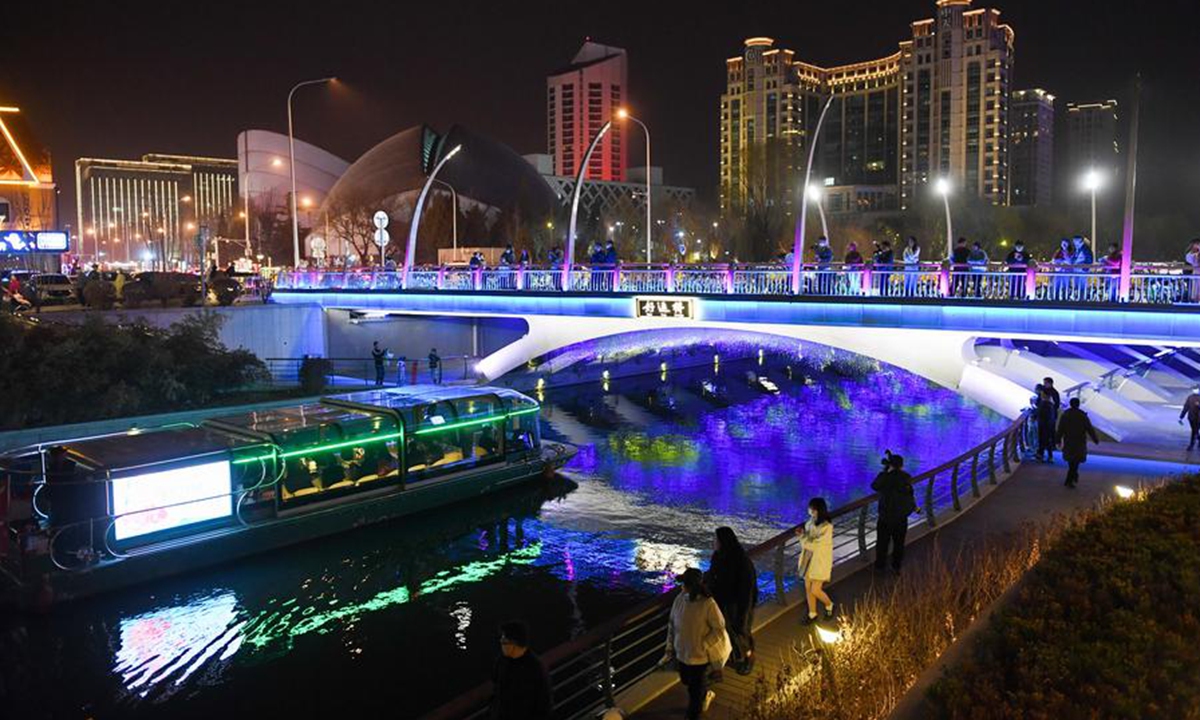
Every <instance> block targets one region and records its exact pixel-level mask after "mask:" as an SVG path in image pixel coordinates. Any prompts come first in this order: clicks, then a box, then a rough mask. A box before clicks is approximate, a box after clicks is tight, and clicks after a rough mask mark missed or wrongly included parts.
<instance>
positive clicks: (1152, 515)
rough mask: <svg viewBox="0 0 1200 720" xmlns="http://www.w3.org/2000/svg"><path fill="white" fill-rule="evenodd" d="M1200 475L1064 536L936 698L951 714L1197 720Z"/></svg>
mask: <svg viewBox="0 0 1200 720" xmlns="http://www.w3.org/2000/svg"><path fill="white" fill-rule="evenodd" d="M1198 558H1200V478H1197V477H1196V476H1192V477H1190V478H1187V479H1185V480H1184V481H1183V482H1181V483H1176V484H1170V485H1164V486H1161V487H1159V488H1158V489H1155V490H1153V491H1149V492H1139V493H1138V494H1137V495H1135V496H1134V497H1133V498H1131V499H1129V500H1126V501H1117V502H1113V503H1111V504H1109V505H1108V506H1107V507H1106V508H1105V509H1103V510H1102V511H1100V512H1097V513H1095V514H1093V515H1091V516H1090V517H1088V518H1087V519H1086V520H1084V521H1083V522H1081V523H1077V524H1075V525H1074V526H1073V527H1071V528H1070V529H1068V530H1067V531H1066V532H1064V533H1063V534H1062V535H1061V536H1060V537H1059V538H1058V539H1057V540H1056V541H1055V542H1054V543H1053V544H1052V545H1051V546H1050V547H1049V548H1048V549H1047V550H1046V551H1045V552H1044V553H1043V556H1042V558H1041V560H1040V561H1039V562H1038V563H1037V565H1036V566H1035V568H1034V569H1033V571H1032V573H1031V574H1030V576H1029V577H1028V578H1027V580H1026V582H1024V583H1023V585H1022V587H1021V589H1020V590H1019V591H1018V592H1017V594H1016V597H1015V598H1014V599H1013V600H1012V602H1010V603H1008V604H1007V605H1006V607H1004V608H1003V609H1002V610H1001V611H1000V612H999V613H997V615H996V616H995V618H994V619H993V621H992V623H991V624H990V626H989V627H988V628H987V629H986V630H985V631H984V632H983V633H982V634H981V636H980V637H979V640H978V643H977V644H976V645H975V646H974V647H973V648H972V650H971V652H968V653H967V654H966V657H965V659H964V660H963V661H962V662H960V663H959V664H958V665H956V666H954V667H952V668H951V669H950V671H949V672H948V673H947V675H946V676H945V677H944V678H942V679H941V680H939V681H938V682H937V683H936V684H935V685H934V686H933V688H932V689H931V691H930V696H929V698H930V701H931V704H932V707H933V708H934V710H935V711H936V713H937V716H938V717H943V718H981V719H987V718H1056V719H1066V718H1076V717H1080V718H1092V717H1095V718H1101V717H1104V718H1107V717H1118V718H1164V719H1165V718H1172V719H1174V718H1183V719H1188V718H1200V564H1198V563H1197V559H1198Z"/></svg>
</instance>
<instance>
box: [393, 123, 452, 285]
mask: <svg viewBox="0 0 1200 720" xmlns="http://www.w3.org/2000/svg"><path fill="white" fill-rule="evenodd" d="M460 150H462V145H455V146H454V148H453V149H451V150H450V152H448V153H446V154H445V155H443V156H442V159H441V160H439V161H438V163H437V165H434V166H433V172H431V173H429V179H428V180H426V181H425V187H423V188H421V194H420V195H419V196H417V204H416V206H415V207H413V218H412V225H410V226H409V228H408V248H407V250H406V252H405V253H404V280H403V285H404V287H405V288H406V289H407V288H408V273H409V271H410V270H412V266H413V260H414V259H415V257H416V252H417V227H418V226H419V225H420V223H421V208H423V207H424V206H425V197H426V196H428V195H429V187H430V186H431V185H433V183H434V181H435V180H436V179H437V174H438V172H440V171H441V169H442V166H443V165H445V164H446V163H447V162H449V161H450V158H452V157H454V156H455V155H457V154H458V153H459V151H460Z"/></svg>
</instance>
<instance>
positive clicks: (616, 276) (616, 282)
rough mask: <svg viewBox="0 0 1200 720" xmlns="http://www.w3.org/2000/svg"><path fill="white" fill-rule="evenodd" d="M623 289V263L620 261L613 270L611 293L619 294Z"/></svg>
mask: <svg viewBox="0 0 1200 720" xmlns="http://www.w3.org/2000/svg"><path fill="white" fill-rule="evenodd" d="M620 289H621V261H620V260H618V261H617V263H616V264H615V265H613V269H612V287H611V288H609V292H617V291H618V290H620Z"/></svg>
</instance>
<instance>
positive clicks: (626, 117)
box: [617, 108, 652, 263]
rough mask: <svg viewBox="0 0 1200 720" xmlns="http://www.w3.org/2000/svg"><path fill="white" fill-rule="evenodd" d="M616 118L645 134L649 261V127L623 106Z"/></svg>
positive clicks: (648, 253) (647, 252) (648, 250)
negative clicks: (629, 121)
mask: <svg viewBox="0 0 1200 720" xmlns="http://www.w3.org/2000/svg"><path fill="white" fill-rule="evenodd" d="M617 118H618V119H620V120H632V121H634V122H635V123H637V124H638V125H641V126H642V131H643V132H644V133H645V134H646V262H647V263H649V262H650V237H651V236H650V227H651V225H652V223H651V221H650V217H651V215H650V128H648V127H646V123H644V122H642V121H641V120H638V119H637V118H635V117H634V116H632V115H630V114H629V111H628V110H626V109H625V108H621V109H620V110H617Z"/></svg>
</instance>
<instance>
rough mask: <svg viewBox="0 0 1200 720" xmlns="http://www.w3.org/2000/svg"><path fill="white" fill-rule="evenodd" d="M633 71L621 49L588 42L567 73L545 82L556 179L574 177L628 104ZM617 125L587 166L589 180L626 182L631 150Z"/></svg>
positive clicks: (558, 74)
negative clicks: (596, 139) (594, 144)
mask: <svg viewBox="0 0 1200 720" xmlns="http://www.w3.org/2000/svg"><path fill="white" fill-rule="evenodd" d="M627 84H628V68H627V65H626V58H625V51H624V50H622V49H621V48H616V47H610V46H608V45H600V44H599V43H594V42H591V41H590V40H589V41H588V42H585V43H584V44H583V47H581V48H580V49H579V52H578V53H576V54H575V58H574V59H573V60H572V61H571V64H570V65H569V66H567V67H566V68H564V69H562V70H559V71H557V72H554V73H551V74H550V76H549V77H547V78H546V144H547V148H548V152H549V154H550V157H551V158H553V161H554V174H555V175H566V176H569V177H573V176H574V175H575V174H576V173H577V172H579V163H581V162H583V156H584V155H585V154H586V153H587V149H588V145H589V144H591V142H592V138H593V137H595V136H596V133H598V132H599V131H600V128H601V126H603V125H604V123H605V122H607V121H609V120H611V119H612V118H613V115H614V113H616V111H617V109H618V108H620V107H621V106H622V105H623V104H624V102H625V88H626V86H627ZM621 130H622V128H621V124H620V123H614V124H613V127H612V129H611V130H609V131H608V133H607V134H606V135H605V136H604V139H603V140H601V141H600V146H599V147H597V148H596V152H595V153H594V154H593V155H592V159H591V162H590V163H588V168H587V175H586V178H585V179H587V180H603V181H607V182H623V181H624V180H625V166H626V164H627V163H626V160H627V155H628V149H627V148H626V146H625V138H624V137H623V133H622V132H621Z"/></svg>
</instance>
